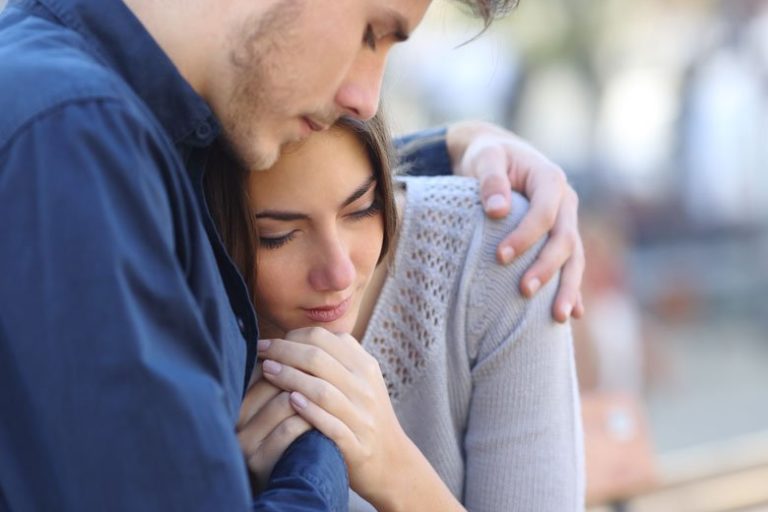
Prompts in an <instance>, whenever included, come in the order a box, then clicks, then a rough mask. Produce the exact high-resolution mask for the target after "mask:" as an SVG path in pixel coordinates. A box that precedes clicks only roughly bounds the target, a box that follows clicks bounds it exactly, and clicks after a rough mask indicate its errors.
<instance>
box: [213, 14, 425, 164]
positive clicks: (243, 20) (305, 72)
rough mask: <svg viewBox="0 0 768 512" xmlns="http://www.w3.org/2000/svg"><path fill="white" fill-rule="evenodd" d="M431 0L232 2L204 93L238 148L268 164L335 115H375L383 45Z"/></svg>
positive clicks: (409, 26)
mask: <svg viewBox="0 0 768 512" xmlns="http://www.w3.org/2000/svg"><path fill="white" fill-rule="evenodd" d="M429 3H430V0H275V1H273V2H272V4H271V5H269V6H268V7H266V8H265V7H264V4H263V2H261V3H260V2H253V0H242V1H240V2H238V4H239V5H242V7H240V8H239V9H231V10H230V13H231V14H229V15H228V16H229V17H228V20H227V26H228V27H230V28H229V29H228V33H229V34H231V36H229V37H228V39H227V40H226V41H227V42H226V44H225V48H224V49H223V50H222V55H221V57H220V58H218V60H217V62H218V65H217V66H215V69H211V70H210V73H211V74H212V76H211V77H210V83H211V84H212V87H210V89H209V94H207V99H208V101H209V102H210V104H211V106H212V108H213V110H214V112H215V113H216V115H217V116H218V117H219V119H220V121H221V122H222V125H223V128H224V133H225V135H226V137H227V138H228V140H229V143H230V145H231V147H232V148H233V150H234V152H235V154H236V156H238V157H239V158H240V160H241V161H242V162H243V163H244V164H245V165H246V166H247V167H248V168H249V169H252V170H256V169H265V168H267V167H270V166H271V165H272V164H273V163H274V162H275V161H276V159H277V156H278V154H279V152H280V148H281V147H282V146H283V145H284V144H286V143H288V142H292V141H296V140H299V139H303V138H305V137H307V136H308V135H309V134H311V133H312V132H313V131H318V130H322V129H325V128H327V127H328V126H330V125H332V124H333V122H334V121H335V120H336V119H337V118H338V117H339V116H340V115H341V114H348V115H352V116H354V117H358V118H361V119H368V118H370V117H372V116H373V115H374V114H375V113H376V110H377V108H378V103H379V93H380V90H381V80H382V74H383V71H384V65H385V60H386V56H387V53H388V52H389V50H390V49H391V48H392V46H393V45H394V44H395V43H397V42H400V41H401V40H403V39H404V38H406V37H408V35H409V34H410V33H411V31H413V29H414V28H415V27H416V25H418V23H419V22H420V21H421V19H422V17H423V16H424V13H425V11H426V9H427V7H428V6H429Z"/></svg>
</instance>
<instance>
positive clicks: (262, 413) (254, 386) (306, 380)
mask: <svg viewBox="0 0 768 512" xmlns="http://www.w3.org/2000/svg"><path fill="white" fill-rule="evenodd" d="M259 357H260V360H261V361H262V364H261V367H260V373H259V374H257V376H256V377H255V378H254V379H253V381H252V383H251V385H250V387H249V389H248V392H247V393H246V396H245V399H244V401H243V405H242V407H241V413H240V420H239V422H238V426H237V430H238V438H239V440H240V445H241V448H242V450H243V453H244V454H245V458H246V461H247V463H248V466H249V469H250V470H251V472H252V474H253V475H254V477H255V480H256V486H257V487H258V488H263V486H264V485H265V483H266V482H267V479H268V478H269V474H270V472H271V471H272V468H273V467H274V465H275V463H276V462H277V460H278V459H279V457H280V455H281V454H282V452H283V451H284V450H285V449H286V448H287V447H288V446H289V445H290V443H291V442H293V441H294V440H295V439H296V438H297V437H298V436H299V435H301V434H302V433H303V432H305V431H307V430H309V429H310V428H312V426H314V427H315V428H317V429H318V430H320V431H321V432H323V433H324V434H325V435H326V436H328V437H329V438H331V439H332V440H333V441H334V442H335V443H336V445H337V446H338V447H339V449H340V450H341V452H342V454H343V455H344V460H345V461H346V463H347V466H348V468H349V475H350V485H351V487H352V488H353V489H354V490H355V491H356V492H358V493H359V494H360V495H362V496H364V497H366V499H368V500H369V501H372V502H373V501H375V498H376V496H375V494H376V492H379V491H380V490H381V489H382V487H380V486H381V485H382V484H386V483H387V482H388V479H390V478H391V477H392V474H391V473H392V472H391V469H392V468H393V467H399V466H400V465H401V464H404V460H400V459H404V458H407V457H408V456H410V454H413V453H414V451H413V446H412V443H411V442H410V440H409V439H408V437H407V436H406V435H405V433H404V432H403V430H402V428H401V427H400V423H399V422H398V420H397V417H396V416H395V412H394V410H393V409H392V405H391V402H390V400H389V395H388V393H387V386H386V384H385V382H384V378H383V377H382V374H381V370H380V368H379V365H378V362H377V361H376V360H375V359H374V358H373V356H371V355H370V354H368V353H367V352H366V351H365V350H364V349H363V348H362V346H361V345H360V343H359V342H358V341H357V340H356V339H355V338H353V337H352V336H351V335H348V334H334V333H331V332H329V331H327V330H325V329H322V328H319V327H308V328H304V329H298V330H294V331H290V332H288V333H287V334H286V335H285V338H284V339H271V340H266V339H264V340H259ZM385 488H386V487H385ZM390 488H391V487H390Z"/></svg>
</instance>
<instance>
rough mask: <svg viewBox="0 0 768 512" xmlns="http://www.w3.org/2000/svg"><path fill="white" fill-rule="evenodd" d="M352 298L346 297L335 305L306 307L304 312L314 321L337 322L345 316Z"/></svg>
mask: <svg viewBox="0 0 768 512" xmlns="http://www.w3.org/2000/svg"><path fill="white" fill-rule="evenodd" d="M351 301H352V298H351V297H350V298H348V299H345V300H343V301H341V302H339V303H338V304H336V305H335V306H324V307H321V308H311V309H310V308H304V312H305V313H306V315H307V318H309V319H310V320H311V321H312V322H322V323H327V322H335V321H336V320H338V319H339V318H341V317H343V316H344V315H345V314H346V313H347V310H348V309H349V304H350V302H351Z"/></svg>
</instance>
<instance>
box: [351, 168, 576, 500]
mask: <svg viewBox="0 0 768 512" xmlns="http://www.w3.org/2000/svg"><path fill="white" fill-rule="evenodd" d="M400 183H401V184H402V186H404V187H405V189H406V205H405V208H404V211H403V215H402V218H401V224H400V235H399V240H398V243H397V248H396V253H395V255H394V259H393V263H392V266H391V268H390V269H389V273H388V276H387V278H386V280H385V283H384V285H383V287H382V290H381V294H380V297H379V300H378V302H377V304H376V306H375V308H374V311H373V314H372V316H371V320H370V322H369V324H368V329H367V331H366V334H365V336H364V337H363V340H362V344H363V347H364V348H365V349H366V350H367V351H368V352H369V353H370V354H372V355H373V356H374V357H375V358H376V359H377V360H378V362H379V364H380V366H381V370H382V373H383V375H384V379H385V381H386V383H387V386H388V389H389V394H390V398H391V400H392V404H393V406H394V410H395V412H396V414H397V417H398V419H399V420H400V423H401V425H402V426H403V429H404V430H405V432H406V433H407V434H408V436H409V437H410V438H411V440H413V442H414V443H415V444H416V445H417V446H418V447H419V449H420V450H421V451H422V453H423V454H424V455H425V456H426V458H427V459H428V460H429V462H430V463H431V464H432V466H433V467H434V468H435V470H436V471H437V472H438V474H439V475H440V476H441V478H442V479H443V481H444V482H445V483H446V485H447V486H448V487H449V488H450V490H451V491H452V492H453V494H454V495H455V496H456V497H457V498H458V499H459V500H460V501H461V502H462V503H463V504H464V506H465V507H466V508H467V509H468V510H471V511H488V512H491V511H493V512H498V511H518V510H519V511H532V512H547V511H552V512H568V511H574V510H583V509H584V468H583V465H584V461H583V440H582V429H581V416H580V410H579V401H578V392H577V383H576V373H575V365H574V355H573V343H572V339H571V330H570V327H569V326H568V325H563V324H558V323H557V322H555V321H554V320H553V319H552V315H551V307H552V303H553V300H554V297H555V294H556V291H557V286H558V279H553V280H551V281H550V283H548V284H547V285H545V286H544V287H543V288H542V289H541V290H540V291H539V292H538V293H537V294H536V295H535V297H533V298H532V299H527V298H525V297H523V296H522V294H521V293H520V291H519V286H520V280H521V277H522V275H523V273H524V272H525V270H526V269H527V268H528V267H529V266H530V265H531V263H532V262H533V261H534V260H535V258H536V256H537V254H538V252H539V250H540V249H541V246H542V244H543V241H541V242H539V243H538V244H537V245H536V246H535V247H534V248H532V249H531V250H529V251H528V252H526V253H524V254H522V255H520V256H519V257H517V258H516V259H515V260H514V261H513V263H512V264H510V265H507V266H502V265H499V264H498V263H497V262H496V248H497V246H498V244H499V243H500V242H501V240H502V239H503V238H504V237H505V236H506V235H507V234H509V233H510V232H511V231H512V230H513V229H514V227H515V226H517V225H518V223H519V222H520V219H521V218H522V217H523V216H524V214H525V213H526V211H527V209H528V204H527V202H526V200H525V199H524V198H523V197H521V196H519V195H516V194H513V206H512V212H511V213H510V215H509V216H507V217H506V218H505V219H501V220H492V219H489V218H487V217H486V216H485V214H484V213H483V210H482V206H481V204H480V201H479V197H480V195H479V191H478V185H477V182H476V181H475V180H473V179H470V178H460V177H451V176H449V177H439V178H412V177H408V178H403V179H402V180H400ZM350 510H352V511H370V510H374V509H373V507H371V506H370V505H369V504H368V503H366V502H365V501H364V500H363V499H362V498H360V497H359V496H357V495H355V494H354V493H353V495H352V496H351V499H350Z"/></svg>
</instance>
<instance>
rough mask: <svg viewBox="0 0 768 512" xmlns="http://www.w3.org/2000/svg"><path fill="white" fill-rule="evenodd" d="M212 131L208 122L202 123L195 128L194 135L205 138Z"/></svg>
mask: <svg viewBox="0 0 768 512" xmlns="http://www.w3.org/2000/svg"><path fill="white" fill-rule="evenodd" d="M212 132H213V129H212V128H211V125H210V124H208V123H203V124H201V125H199V126H198V127H197V128H196V129H195V135H197V138H198V139H207V138H208V137H210V136H211V133H212Z"/></svg>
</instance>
